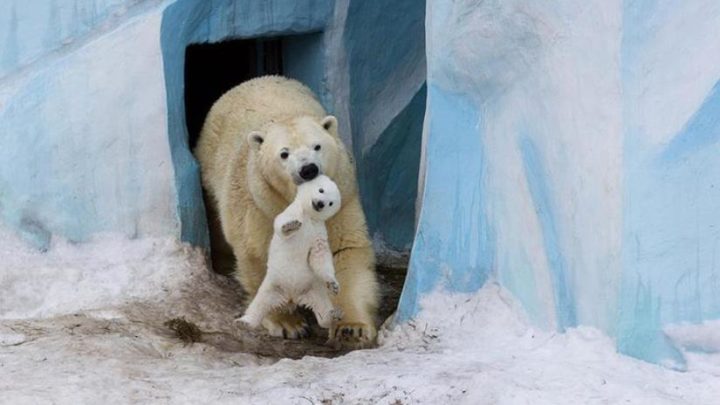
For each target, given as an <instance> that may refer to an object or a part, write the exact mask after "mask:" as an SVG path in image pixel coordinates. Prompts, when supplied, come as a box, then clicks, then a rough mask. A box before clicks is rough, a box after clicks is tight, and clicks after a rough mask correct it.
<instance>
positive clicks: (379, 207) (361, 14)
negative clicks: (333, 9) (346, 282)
mask: <svg viewBox="0 0 720 405" xmlns="http://www.w3.org/2000/svg"><path fill="white" fill-rule="evenodd" d="M345 6H346V7H347V17H346V19H345V24H344V32H343V45H344V48H345V52H346V58H347V75H348V83H347V85H348V86H349V89H348V90H349V94H348V98H349V100H348V103H349V109H350V117H349V121H350V126H351V129H352V139H353V141H352V149H353V153H354V155H355V157H356V162H357V168H358V175H359V183H360V190H361V195H362V203H363V207H364V208H365V212H366V214H367V219H368V225H369V227H370V232H371V233H372V234H374V235H375V237H376V238H378V239H380V240H382V241H383V242H384V245H385V247H386V248H390V249H392V250H396V251H409V249H410V246H411V244H412V241H413V234H414V231H415V227H414V225H415V201H416V197H417V178H418V171H419V164H420V147H421V143H422V122H423V117H424V115H425V99H426V90H425V86H424V82H425V2H424V0H422V1H418V0H399V1H398V0H396V1H387V0H386V1H372V2H367V1H350V2H349V3H346V5H345ZM369 27H372V29H369Z"/></svg>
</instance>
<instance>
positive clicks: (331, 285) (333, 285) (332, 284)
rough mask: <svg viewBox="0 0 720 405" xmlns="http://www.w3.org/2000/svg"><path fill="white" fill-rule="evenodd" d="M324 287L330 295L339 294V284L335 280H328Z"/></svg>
mask: <svg viewBox="0 0 720 405" xmlns="http://www.w3.org/2000/svg"><path fill="white" fill-rule="evenodd" d="M325 285H326V286H327V289H328V291H330V292H331V293H332V295H338V292H340V284H338V282H337V280H330V281H328V282H326V283H325Z"/></svg>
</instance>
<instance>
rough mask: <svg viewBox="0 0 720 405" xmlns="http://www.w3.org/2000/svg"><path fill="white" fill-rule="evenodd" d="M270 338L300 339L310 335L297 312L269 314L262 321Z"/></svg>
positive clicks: (302, 318) (306, 325)
mask: <svg viewBox="0 0 720 405" xmlns="http://www.w3.org/2000/svg"><path fill="white" fill-rule="evenodd" d="M262 325H263V327H265V329H266V330H267V331H268V333H269V334H270V336H275V337H281V338H285V339H300V338H304V337H308V336H309V335H310V326H309V325H308V323H307V321H305V318H304V317H303V316H302V315H300V314H299V313H297V312H293V313H288V312H277V313H271V314H269V315H268V316H266V317H265V319H264V320H263V321H262Z"/></svg>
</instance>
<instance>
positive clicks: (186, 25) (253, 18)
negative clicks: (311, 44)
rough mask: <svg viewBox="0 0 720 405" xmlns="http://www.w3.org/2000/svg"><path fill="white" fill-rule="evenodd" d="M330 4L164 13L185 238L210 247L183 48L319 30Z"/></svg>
mask: <svg viewBox="0 0 720 405" xmlns="http://www.w3.org/2000/svg"><path fill="white" fill-rule="evenodd" d="M332 6H333V2H332V1H330V0H327V1H323V0H304V1H291V0H273V1H267V0H248V1H242V2H240V1H233V0H212V1H204V0H180V1H178V2H176V3H174V4H172V5H171V6H169V7H168V8H167V9H166V10H165V12H164V14H163V20H162V28H161V44H162V52H163V62H164V70H165V81H166V87H167V105H168V132H169V136H170V148H171V153H172V159H173V165H174V167H175V175H176V180H175V182H176V188H177V193H178V215H179V217H180V223H181V226H182V230H181V238H182V240H184V241H188V242H191V243H194V244H197V245H201V246H208V233H207V223H206V222H207V221H206V218H205V215H204V205H203V201H202V194H201V186H200V175H199V170H198V165H197V162H196V161H195V159H194V157H193V156H192V154H191V152H190V150H189V148H188V134H187V128H186V125H185V105H184V99H183V83H184V82H183V80H184V77H183V66H184V56H185V48H186V47H187V45H189V44H192V43H203V42H214V41H221V40H225V39H230V38H251V37H262V36H275V35H289V34H303V33H311V32H318V31H320V30H322V29H323V28H324V27H325V25H326V24H327V20H328V18H329V16H330V15H331V11H332Z"/></svg>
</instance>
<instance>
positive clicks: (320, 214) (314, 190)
mask: <svg viewBox="0 0 720 405" xmlns="http://www.w3.org/2000/svg"><path fill="white" fill-rule="evenodd" d="M296 199H300V201H301V204H302V205H303V212H305V213H306V215H308V216H310V217H311V218H313V219H316V220H319V221H327V220H328V219H330V218H332V216H333V215H335V214H337V212H338V211H339V210H340V204H341V200H340V190H339V189H338V187H337V185H336V184H335V182H333V181H332V180H330V178H329V177H328V176H325V175H324V174H321V175H319V176H317V177H315V178H314V179H313V180H310V181H306V182H304V183H302V184H301V185H299V186H298V192H297V197H296Z"/></svg>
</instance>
